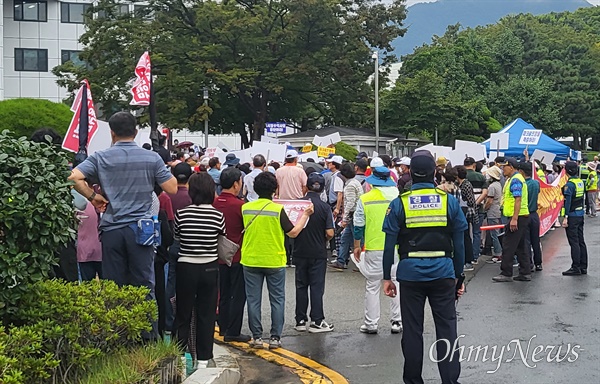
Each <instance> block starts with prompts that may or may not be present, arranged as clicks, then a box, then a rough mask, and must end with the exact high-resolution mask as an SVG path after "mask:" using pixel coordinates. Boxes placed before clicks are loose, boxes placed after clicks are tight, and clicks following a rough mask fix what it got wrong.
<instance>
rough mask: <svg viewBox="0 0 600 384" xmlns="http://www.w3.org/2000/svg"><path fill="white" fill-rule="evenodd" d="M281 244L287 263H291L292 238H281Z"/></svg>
mask: <svg viewBox="0 0 600 384" xmlns="http://www.w3.org/2000/svg"><path fill="white" fill-rule="evenodd" d="M283 244H284V246H285V253H286V256H287V265H292V255H293V254H294V239H292V238H291V237H288V236H286V237H285V239H283Z"/></svg>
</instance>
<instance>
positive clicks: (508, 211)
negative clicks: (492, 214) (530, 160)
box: [502, 172, 529, 217]
mask: <svg viewBox="0 0 600 384" xmlns="http://www.w3.org/2000/svg"><path fill="white" fill-rule="evenodd" d="M513 178H515V179H517V180H519V181H520V182H521V183H522V184H523V189H522V190H521V209H520V210H519V216H528V215H529V208H528V207H527V204H528V202H529V200H528V194H527V184H526V183H525V178H524V177H523V175H521V174H520V173H519V172H517V173H515V174H514V175H513V176H512V177H511V178H510V179H508V180H506V183H505V184H504V191H503V196H502V214H503V215H504V216H506V217H512V215H513V213H514V212H515V197H514V196H513V194H512V193H511V192H510V183H511V182H512V180H513Z"/></svg>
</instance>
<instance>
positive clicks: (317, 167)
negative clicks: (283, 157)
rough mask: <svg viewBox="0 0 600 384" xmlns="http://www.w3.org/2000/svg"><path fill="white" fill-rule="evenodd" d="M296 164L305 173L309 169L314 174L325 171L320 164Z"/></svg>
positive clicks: (306, 162)
mask: <svg viewBox="0 0 600 384" xmlns="http://www.w3.org/2000/svg"><path fill="white" fill-rule="evenodd" d="M298 164H300V165H301V166H302V168H304V170H305V171H306V170H307V169H308V168H311V167H312V168H314V169H315V172H322V171H323V170H324V169H325V168H323V166H322V165H321V164H318V163H311V162H308V161H301V162H299V163H298Z"/></svg>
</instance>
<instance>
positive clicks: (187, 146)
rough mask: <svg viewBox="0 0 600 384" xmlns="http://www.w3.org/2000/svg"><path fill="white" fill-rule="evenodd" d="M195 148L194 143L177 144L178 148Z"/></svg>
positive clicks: (183, 142)
mask: <svg viewBox="0 0 600 384" xmlns="http://www.w3.org/2000/svg"><path fill="white" fill-rule="evenodd" d="M193 146H194V143H192V142H191V141H182V142H181V143H179V144H177V148H189V147H193Z"/></svg>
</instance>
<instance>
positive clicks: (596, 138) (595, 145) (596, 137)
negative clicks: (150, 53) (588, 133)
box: [592, 134, 600, 151]
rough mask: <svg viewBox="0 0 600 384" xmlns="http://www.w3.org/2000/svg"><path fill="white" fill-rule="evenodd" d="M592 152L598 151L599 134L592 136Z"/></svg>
mask: <svg viewBox="0 0 600 384" xmlns="http://www.w3.org/2000/svg"><path fill="white" fill-rule="evenodd" d="M592 151H600V134H595V135H592Z"/></svg>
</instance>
